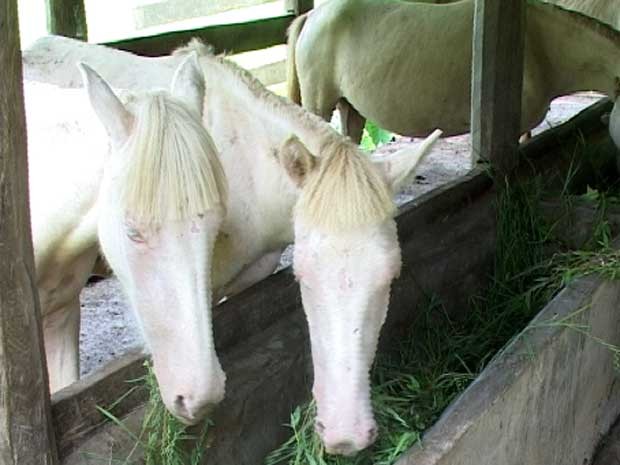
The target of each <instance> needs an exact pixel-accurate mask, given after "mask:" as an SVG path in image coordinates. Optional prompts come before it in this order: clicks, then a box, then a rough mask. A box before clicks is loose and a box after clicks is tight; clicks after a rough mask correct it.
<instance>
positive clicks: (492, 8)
mask: <svg viewBox="0 0 620 465" xmlns="http://www.w3.org/2000/svg"><path fill="white" fill-rule="evenodd" d="M524 30H525V5H524V2H523V0H476V10H475V15H474V34H473V70H472V104H471V108H472V113H471V133H472V158H473V160H474V161H478V160H479V159H481V160H485V161H486V160H489V161H490V162H491V164H492V165H493V166H494V167H495V168H496V169H497V170H498V171H499V172H500V173H508V172H509V171H511V170H512V169H513V168H514V167H515V166H516V165H517V160H518V157H517V148H518V139H519V135H520V134H519V132H520V125H521V92H522V87H523V49H524Z"/></svg>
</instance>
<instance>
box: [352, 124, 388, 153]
mask: <svg viewBox="0 0 620 465" xmlns="http://www.w3.org/2000/svg"><path fill="white" fill-rule="evenodd" d="M393 136H394V135H393V134H392V133H391V132H389V131H386V130H385V129H381V128H380V127H379V126H377V125H376V124H375V123H373V122H372V121H366V126H365V127H364V132H363V133H362V140H361V142H360V147H361V148H362V150H365V151H367V152H372V151H373V150H375V149H376V148H378V147H381V146H382V145H383V144H386V143H388V142H390V141H391V140H392V137H393Z"/></svg>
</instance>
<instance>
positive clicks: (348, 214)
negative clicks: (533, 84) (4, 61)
mask: <svg viewBox="0 0 620 465" xmlns="http://www.w3.org/2000/svg"><path fill="white" fill-rule="evenodd" d="M59 40H60V41H61V42H63V44H64V45H63V57H64V60H65V62H64V63H63V64H62V66H68V67H71V66H72V65H73V62H74V61H75V60H76V59H84V58H85V56H84V53H85V48H84V46H82V45H80V46H79V49H77V50H76V53H75V54H73V55H71V54H70V53H66V52H67V47H66V44H67V41H66V39H59ZM52 42H54V41H53V40H51V39H49V40H47V41H46V47H49V45H50V43H52ZM35 46H36V45H35ZM90 47H91V52H92V55H93V56H92V57H89V58H88V59H89V61H92V62H97V63H100V61H99V59H98V58H96V55H98V51H99V50H100V49H101V48H100V47H97V46H90ZM189 49H190V50H192V49H197V50H198V51H199V52H200V53H201V57H200V64H201V66H202V69H203V72H204V76H205V96H204V103H205V108H204V115H203V123H204V125H205V126H206V128H207V129H208V131H209V132H210V133H211V134H212V135H213V136H214V141H215V143H216V145H217V148H218V152H219V154H220V160H221V162H222V165H223V167H224V171H225V172H226V178H227V180H228V183H229V196H228V204H227V206H228V208H227V215H226V218H225V219H224V221H223V223H222V225H221V228H220V234H219V236H218V238H217V240H216V242H215V246H214V258H213V274H212V285H213V288H214V292H216V293H217V294H218V295H219V296H224V295H232V294H234V293H236V292H239V291H240V290H242V289H244V288H246V287H248V286H249V285H251V284H253V283H255V282H257V281H258V280H260V279H262V278H263V277H265V276H267V275H269V274H270V273H272V272H273V271H274V270H275V268H276V266H277V264H278V261H279V258H280V253H281V251H282V249H283V248H284V247H285V246H286V245H287V244H289V243H290V242H292V241H293V239H295V243H296V245H295V272H296V274H297V276H298V279H299V280H300V283H301V285H302V294H303V300H304V308H305V310H306V312H307V315H308V320H309V323H310V332H311V340H312V353H313V361H314V367H315V384H314V393H315V398H316V400H317V405H318V421H317V429H318V431H319V433H320V434H321V437H322V438H323V440H324V442H325V444H326V447H327V450H329V451H331V452H334V453H346V454H350V453H353V452H355V451H356V450H359V449H362V448H364V447H366V446H367V445H368V444H370V443H371V442H372V441H373V440H374V438H375V435H376V425H375V422H374V419H373V415H372V409H371V405H370V386H369V381H368V370H369V368H370V365H371V363H372V360H373V358H374V354H375V349H376V342H377V339H378V336H379V332H380V328H381V326H382V324H383V321H384V318H385V315H386V312H387V304H388V300H389V290H390V283H391V281H392V279H393V278H394V276H395V275H396V274H397V272H398V269H399V267H400V248H399V244H398V240H397V237H396V229H395V223H394V221H393V219H392V217H391V215H392V213H393V211H394V205H393V203H392V201H391V195H392V192H395V191H398V189H399V188H400V187H401V186H403V185H404V184H406V183H407V182H409V181H411V179H412V177H413V173H414V169H415V167H416V166H417V164H418V163H419V161H420V160H421V158H422V157H423V156H424V155H425V154H426V153H428V151H429V149H430V146H431V145H432V144H433V142H434V141H435V140H436V139H437V138H438V137H439V133H438V132H437V133H434V134H433V135H432V136H431V137H430V138H428V139H427V141H426V142H425V143H423V144H422V145H421V146H419V147H416V148H408V149H404V150H402V151H400V152H397V153H395V154H393V155H391V156H389V157H384V158H383V159H381V160H374V162H375V163H373V164H371V163H369V161H368V160H367V158H366V155H364V154H363V153H362V152H360V151H359V149H358V148H357V147H356V146H355V145H353V144H352V143H351V142H350V141H347V140H346V139H345V138H344V137H342V136H341V135H339V134H338V133H337V132H335V131H334V130H333V129H332V128H331V127H330V126H329V125H328V124H327V123H326V122H325V121H323V120H322V119H320V118H318V117H317V116H314V115H312V114H310V113H308V112H307V111H305V110H303V109H302V108H300V107H298V106H296V105H294V104H292V103H290V102H288V101H287V100H285V99H283V98H280V97H278V96H276V95H274V94H272V93H271V92H269V91H268V90H267V89H265V88H264V87H263V86H262V84H260V83H259V82H258V81H257V80H256V79H255V78H253V77H252V76H251V75H250V74H249V73H248V72H246V71H244V70H242V69H240V68H239V67H237V66H236V65H234V64H233V63H231V62H229V61H228V60H225V59H223V58H219V57H215V56H213V55H212V54H211V53H210V52H209V51H208V50H207V49H205V48H204V47H201V46H200V45H198V44H193V45H192V46H190V47H189ZM186 51H187V50H186ZM105 53H106V54H108V53H109V51H106V52H105ZM117 53H120V52H117ZM182 53H183V52H182ZM33 54H34V55H36V52H32V54H30V55H29V54H28V52H26V57H28V56H30V57H32V56H34V55H33ZM177 59H178V58H177ZM28 63H30V65H29V66H32V63H33V60H30V61H29V62H28ZM160 63H161V61H156V60H154V61H152V62H150V63H149V62H144V61H142V60H141V59H137V60H136V62H135V64H134V66H128V67H127V69H125V70H123V73H121V74H118V73H117V74H115V75H114V76H113V79H114V80H117V82H128V81H131V80H135V79H137V80H136V81H134V82H139V78H140V76H143V77H144V79H145V80H147V81H148V80H149V79H151V78H150V76H151V75H153V74H158V75H159V77H158V78H161V74H165V73H166V72H167V69H168V68H167V67H164V66H161V65H160ZM294 209H295V211H296V212H297V214H296V215H295V221H294V222H293V221H292V220H291V217H292V213H293V210H294ZM248 311H251V309H248ZM336 406H340V408H341V410H340V411H339V412H340V413H338V410H336V408H335V407H336Z"/></svg>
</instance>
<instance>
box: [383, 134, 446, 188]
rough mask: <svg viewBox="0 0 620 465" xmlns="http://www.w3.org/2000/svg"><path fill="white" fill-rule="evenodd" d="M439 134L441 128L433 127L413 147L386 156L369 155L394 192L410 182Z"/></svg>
mask: <svg viewBox="0 0 620 465" xmlns="http://www.w3.org/2000/svg"><path fill="white" fill-rule="evenodd" d="M441 134H442V132H441V130H439V129H435V131H433V133H432V134H431V135H430V136H428V137H427V138H426V139H424V140H423V141H422V142H421V143H420V144H418V145H416V146H415V147H407V148H405V149H402V150H399V151H398V152H395V153H393V154H391V155H388V156H380V157H377V156H372V157H371V161H372V162H373V163H375V164H376V166H377V167H378V168H379V169H380V170H381V171H382V173H383V175H384V177H385V180H386V181H387V183H388V184H389V185H390V188H391V189H392V192H393V193H394V194H397V193H398V192H400V190H401V189H402V188H403V187H405V186H407V185H409V184H410V183H411V181H412V179H413V177H414V176H415V170H416V168H417V167H418V165H419V164H420V162H421V161H422V160H423V159H424V157H425V156H426V155H428V153H429V152H430V151H431V148H432V147H433V145H434V144H435V142H437V139H439V137H440V136H441Z"/></svg>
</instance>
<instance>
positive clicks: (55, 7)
mask: <svg viewBox="0 0 620 465" xmlns="http://www.w3.org/2000/svg"><path fill="white" fill-rule="evenodd" d="M45 8H46V13H47V32H49V33H50V34H56V35H60V36H65V37H71V38H72V39H79V40H83V41H86V40H87V39H88V27H87V26H86V9H85V8H84V0H45Z"/></svg>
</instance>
